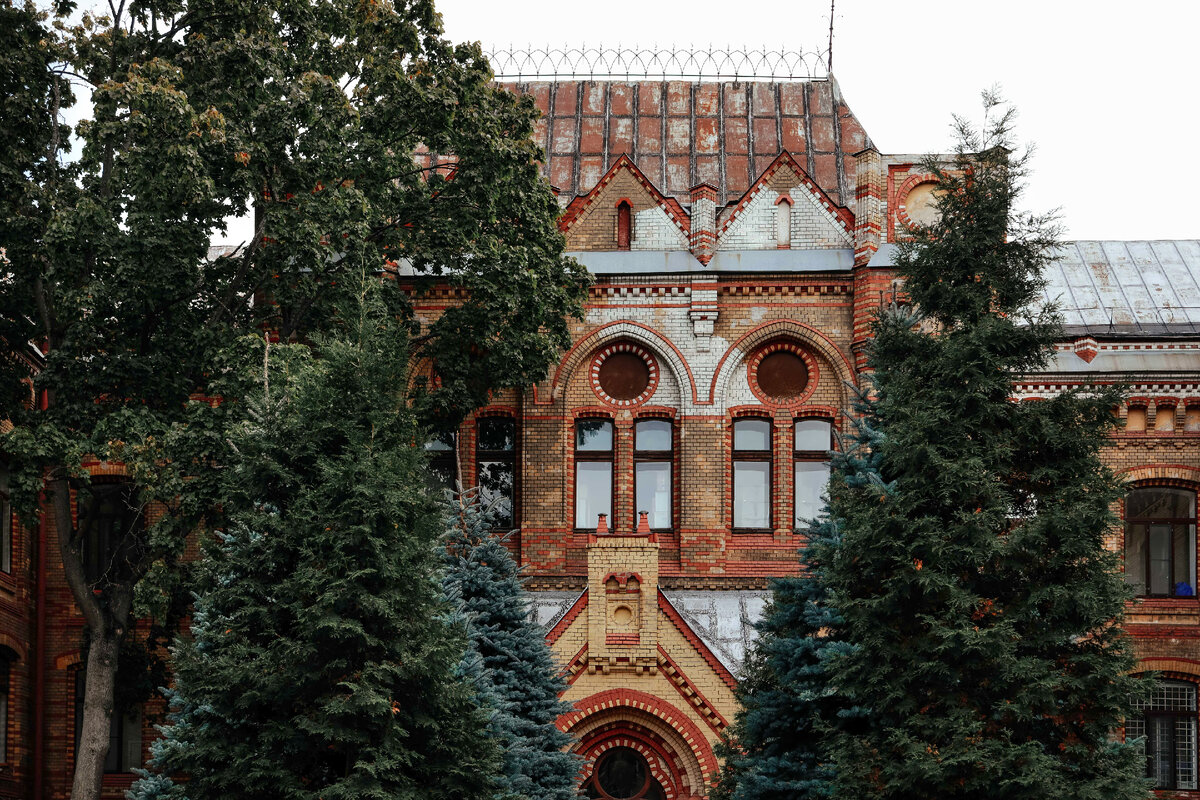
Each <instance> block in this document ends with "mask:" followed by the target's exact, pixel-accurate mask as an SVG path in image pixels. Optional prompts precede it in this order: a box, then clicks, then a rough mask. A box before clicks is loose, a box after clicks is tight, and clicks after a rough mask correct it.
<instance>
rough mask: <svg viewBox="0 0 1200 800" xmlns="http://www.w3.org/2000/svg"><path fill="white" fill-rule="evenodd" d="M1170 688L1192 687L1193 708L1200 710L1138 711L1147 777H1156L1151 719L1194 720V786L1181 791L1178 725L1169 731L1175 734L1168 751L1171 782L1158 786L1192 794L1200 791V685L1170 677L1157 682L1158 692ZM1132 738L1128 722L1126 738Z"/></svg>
mask: <svg viewBox="0 0 1200 800" xmlns="http://www.w3.org/2000/svg"><path fill="white" fill-rule="evenodd" d="M1167 685H1177V686H1178V685H1184V686H1189V687H1190V688H1191V689H1192V692H1193V694H1192V700H1193V705H1196V707H1195V708H1192V709H1190V710H1173V709H1147V708H1140V709H1134V714H1133V716H1134V717H1136V718H1140V720H1141V727H1142V733H1141V736H1142V737H1145V742H1144V743H1143V745H1142V748H1143V757H1144V761H1145V772H1144V774H1145V776H1146V777H1147V778H1150V779H1153V778H1154V777H1155V775H1154V770H1153V768H1152V759H1153V758H1154V755H1153V754H1154V750H1153V748H1151V747H1150V746H1149V745H1150V737H1151V735H1152V731H1153V730H1154V727H1153V726H1152V725H1151V724H1150V720H1151V719H1170V720H1180V719H1185V720H1191V721H1192V748H1191V771H1192V776H1193V780H1192V783H1193V786H1191V787H1183V788H1180V786H1179V746H1178V744H1177V739H1176V736H1177V730H1176V726H1175V725H1170V726H1169V729H1170V731H1171V742H1170V747H1169V748H1168V752H1169V753H1170V754H1171V770H1170V781H1169V783H1168V784H1166V785H1158V784H1155V786H1154V789H1155V790H1165V791H1188V792H1190V791H1196V789H1197V788H1200V705H1197V703H1200V686H1197V684H1196V683H1195V681H1193V680H1180V679H1178V678H1170V677H1168V678H1162V679H1160V680H1159V681H1157V682H1156V689H1157V688H1159V687H1163V686H1167ZM1128 738H1129V736H1128V723H1127V724H1126V739H1127V740H1128Z"/></svg>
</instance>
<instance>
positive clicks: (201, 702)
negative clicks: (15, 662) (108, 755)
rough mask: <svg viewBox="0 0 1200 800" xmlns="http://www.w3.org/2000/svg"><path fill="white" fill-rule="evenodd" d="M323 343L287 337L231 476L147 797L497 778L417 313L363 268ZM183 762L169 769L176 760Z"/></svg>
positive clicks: (139, 788)
mask: <svg viewBox="0 0 1200 800" xmlns="http://www.w3.org/2000/svg"><path fill="white" fill-rule="evenodd" d="M364 282H365V286H366V288H365V289H364V291H363V296H362V298H361V307H355V305H354V304H350V305H347V306H344V307H343V313H342V314H341V315H340V319H341V321H342V325H341V329H340V330H339V331H337V332H336V333H335V334H330V335H327V336H321V337H318V338H317V339H316V340H315V341H314V342H313V345H312V347H311V348H310V347H308V346H303V345H292V346H282V347H276V348H273V349H272V351H271V356H270V363H269V366H270V380H269V381H264V384H263V386H262V391H261V394H260V395H259V396H257V397H251V398H248V400H247V402H251V403H252V411H253V415H252V416H253V419H252V421H251V422H249V423H247V424H245V425H244V426H243V427H242V429H241V430H239V431H238V432H237V433H236V435H235V436H234V442H233V444H234V446H235V447H236V449H237V451H238V452H239V454H240V456H241V458H240V460H239V461H238V462H237V463H236V465H235V466H233V467H231V468H230V470H229V471H228V475H227V476H226V482H227V495H228V497H229V498H230V503H231V504H232V505H233V506H234V507H235V509H236V510H235V511H234V512H233V514H232V517H233V520H232V524H231V526H230V527H229V529H228V530H227V531H225V532H224V534H223V535H222V536H221V537H220V543H219V545H218V546H216V547H214V548H212V549H211V552H210V553H209V555H208V558H207V559H205V561H204V564H203V576H202V589H201V590H200V593H199V594H198V596H197V598H196V603H195V614H194V617H193V622H192V628H191V638H185V639H183V640H181V641H180V642H179V643H178V644H177V646H176V647H175V648H174V652H173V666H174V669H175V685H174V688H173V690H172V694H171V698H170V699H171V706H172V710H173V713H172V720H171V721H172V723H173V724H171V725H168V726H165V728H164V731H163V733H164V736H163V738H162V739H161V740H159V741H158V742H156V743H155V745H154V748H153V751H152V753H153V768H154V770H155V774H153V775H149V776H147V777H146V778H144V779H143V780H142V781H141V782H140V783H139V784H137V785H135V787H134V790H133V796H134V797H136V798H144V799H145V800H149V799H150V798H167V797H170V798H185V797H186V798H190V799H191V800H207V799H209V798H212V799H213V800H215V799H216V798H222V800H228V799H229V798H262V797H275V798H289V799H293V798H294V799H295V800H310V799H311V800H316V799H317V798H323V800H350V798H355V799H356V800H357V799H358V798H389V799H395V800H400V799H402V798H412V799H413V800H415V798H422V800H427V799H428V798H442V799H443V800H484V798H488V800H490V798H492V797H493V796H494V794H493V775H494V774H495V773H496V770H497V768H498V754H497V751H496V747H495V745H494V744H492V742H491V740H490V739H489V737H488V736H487V732H486V716H485V714H484V713H483V712H482V711H481V710H480V708H479V707H478V705H477V703H476V697H475V691H474V688H473V687H472V686H471V685H470V683H469V682H468V681H466V680H464V679H463V678H462V677H461V676H460V675H459V674H458V666H459V662H460V660H461V658H462V654H463V651H464V648H465V646H466V637H465V630H464V629H463V628H462V626H461V625H458V624H455V622H454V620H453V615H454V609H453V608H452V606H451V605H450V604H449V603H447V602H446V600H445V598H444V595H443V594H442V590H441V585H440V573H441V568H442V555H441V552H440V549H439V544H440V542H439V540H440V534H441V525H440V520H441V510H440V507H439V506H438V504H437V503H436V502H435V500H434V499H433V498H432V497H430V496H429V495H428V493H427V491H426V490H425V489H424V488H423V486H424V481H423V454H422V452H421V450H420V448H418V447H415V446H413V442H414V441H420V435H419V434H420V431H419V429H418V427H417V426H416V424H415V423H414V420H413V413H412V411H411V408H410V406H409V403H408V401H407V399H406V397H405V396H404V389H405V386H406V382H405V380H404V379H405V376H406V375H407V374H408V351H407V348H406V347H405V346H404V342H405V336H404V330H403V327H402V324H401V323H400V322H398V321H397V320H396V318H395V317H394V315H393V314H392V313H391V312H390V310H386V309H385V308H384V307H383V304H382V303H381V301H380V296H379V294H380V287H379V286H378V283H377V281H375V280H365V281H364ZM176 774H179V775H182V776H183V777H184V778H186V780H185V781H181V782H178V783H172V780H171V778H172V776H173V775H176Z"/></svg>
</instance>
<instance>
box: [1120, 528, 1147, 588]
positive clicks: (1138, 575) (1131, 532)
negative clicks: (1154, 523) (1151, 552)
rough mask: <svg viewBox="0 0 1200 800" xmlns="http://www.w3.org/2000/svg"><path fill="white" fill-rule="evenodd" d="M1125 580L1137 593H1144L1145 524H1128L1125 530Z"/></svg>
mask: <svg viewBox="0 0 1200 800" xmlns="http://www.w3.org/2000/svg"><path fill="white" fill-rule="evenodd" d="M1125 582H1126V583H1128V584H1129V585H1130V586H1132V587H1133V591H1134V592H1136V593H1137V594H1145V593H1146V526H1145V525H1130V526H1128V527H1127V528H1126V531H1125Z"/></svg>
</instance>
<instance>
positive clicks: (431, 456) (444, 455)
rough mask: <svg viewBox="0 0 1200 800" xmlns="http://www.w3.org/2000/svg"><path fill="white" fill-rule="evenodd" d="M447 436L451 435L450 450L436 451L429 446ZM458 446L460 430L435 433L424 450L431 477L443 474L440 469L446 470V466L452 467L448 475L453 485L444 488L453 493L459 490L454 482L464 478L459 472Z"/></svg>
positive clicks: (426, 443)
mask: <svg viewBox="0 0 1200 800" xmlns="http://www.w3.org/2000/svg"><path fill="white" fill-rule="evenodd" d="M447 434H449V436H450V447H449V449H446V450H441V449H436V448H432V447H430V446H429V445H430V444H432V443H433V442H435V441H438V440H439V439H441V437H443V436H445V435H447ZM458 446H459V436H458V430H457V429H454V430H450V431H441V432H438V433H434V434H433V435H432V436H430V437H429V439H428V440H427V441H426V442H425V445H424V448H423V449H424V451H425V458H426V459H427V464H428V468H429V471H430V474H431V476H433V477H438V476H440V474H441V473H440V472H439V471H438V470H439V468H445V467H446V466H449V467H450V470H449V472H448V474H449V475H450V476H451V483H450V485H449V486H444V487H443V488H444V489H450V490H452V491H457V488H456V487H455V486H454V485H453V483H454V481H455V480H461V479H462V476H461V475H460V474H459V471H458ZM430 488H432V487H430ZM439 499H440V497H439Z"/></svg>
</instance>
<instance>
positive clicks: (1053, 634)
mask: <svg viewBox="0 0 1200 800" xmlns="http://www.w3.org/2000/svg"><path fill="white" fill-rule="evenodd" d="M985 98H986V105H987V108H988V110H989V112H991V111H993V110H994V109H995V108H996V107H997V104H998V102H999V101H998V100H997V98H995V97H994V96H992V95H985ZM1011 123H1012V111H1011V110H1007V111H1005V112H1003V113H1001V114H999V115H998V116H996V117H994V118H992V117H991V115H990V114H989V121H988V122H987V123H986V124H985V126H984V128H983V130H982V132H977V131H976V130H974V129H973V128H972V127H971V126H970V125H969V124H967V123H965V122H963V121H962V120H959V121H958V126H957V127H958V132H959V142H958V147H957V150H956V153H955V156H954V158H953V163H952V164H951V165H946V164H941V163H937V162H936V161H930V162H929V163H927V164H926V165H925V167H926V168H927V169H928V170H929V171H931V172H933V173H934V174H935V175H936V176H937V178H938V181H939V189H938V191H937V195H936V197H937V209H938V212H939V217H938V219H937V221H935V222H933V223H931V224H930V225H928V226H926V227H920V228H917V229H915V230H913V231H912V232H911V233H912V238H911V239H910V240H909V241H907V242H905V243H904V244H903V245H902V246H901V249H900V256H899V259H898V269H899V271H900V273H901V274H902V275H903V276H904V278H905V279H906V283H905V291H906V292H907V294H908V295H909V297H911V299H912V301H913V304H914V307H915V313H910V312H909V311H907V310H904V309H901V310H898V311H894V312H892V313H887V314H884V315H882V316H881V318H880V319H879V320H878V322H877V323H876V325H875V328H874V341H873V345H872V349H871V354H870V361H869V364H870V367H871V369H872V370H873V372H874V375H873V377H874V396H873V398H872V399H871V402H870V403H869V407H868V408H867V414H866V422H867V424H868V425H869V426H870V427H871V428H872V429H874V430H877V431H878V432H879V434H880V438H879V440H878V441H877V442H875V443H874V444H873V445H872V448H873V449H874V450H876V451H877V453H878V458H879V472H880V475H881V479H880V480H874V481H870V482H866V483H864V484H862V485H861V486H858V487H849V486H847V487H844V488H839V487H837V485H836V481H835V486H834V490H833V500H832V511H833V516H834V518H835V519H836V520H838V522H839V525H840V528H841V531H842V535H843V538H842V542H841V545H840V547H839V548H838V553H837V555H836V557H834V558H833V559H830V560H827V561H826V562H825V569H824V575H825V577H826V580H827V581H828V586H829V591H830V593H831V595H832V596H833V598H834V603H835V605H836V607H837V608H838V610H839V612H840V613H841V615H842V623H841V625H840V626H839V633H840V635H841V636H842V637H843V638H844V639H845V640H846V641H847V642H848V643H849V644H850V645H852V647H851V648H848V649H847V650H846V651H845V652H844V653H843V654H842V655H840V656H839V658H838V659H837V660H836V668H835V669H834V670H833V674H832V685H833V686H835V687H836V688H837V690H838V691H839V692H842V693H845V694H846V695H847V696H848V697H851V698H853V699H854V701H855V702H856V703H857V704H859V705H860V706H861V707H862V708H863V709H864V710H865V712H866V713H867V714H868V715H869V718H868V721H869V724H868V725H867V726H865V729H863V730H859V731H852V732H848V731H840V732H838V733H837V735H836V737H835V742H834V754H835V757H836V764H837V768H838V776H837V787H838V788H837V793H838V796H839V797H855V798H860V797H861V798H917V797H920V798H928V797H938V798H957V797H961V798H968V797H969V798H972V799H973V800H980V799H982V798H1029V797H1059V798H1077V799H1079V800H1083V798H1088V799H1089V800H1090V799H1098V798H1141V797H1145V796H1146V795H1147V789H1146V784H1145V783H1144V781H1143V780H1142V778H1141V773H1142V768H1143V766H1142V764H1141V762H1140V760H1139V758H1138V755H1137V753H1136V749H1135V747H1134V746H1133V745H1130V744H1125V743H1121V742H1118V741H1116V740H1114V738H1113V733H1114V731H1115V730H1116V729H1118V728H1119V726H1120V725H1121V723H1122V718H1123V716H1124V715H1125V713H1126V710H1127V709H1128V707H1129V702H1130V697H1131V695H1133V694H1134V693H1135V692H1137V690H1138V687H1139V681H1138V680H1137V679H1135V678H1132V677H1130V672H1131V670H1132V669H1133V667H1134V662H1133V658H1132V655H1131V652H1130V647H1129V644H1128V640H1127V638H1126V636H1125V635H1124V634H1123V633H1122V632H1121V630H1120V628H1119V627H1118V626H1119V623H1120V621H1121V619H1122V616H1123V611H1124V602H1125V599H1126V595H1127V593H1126V589H1125V587H1124V586H1123V585H1122V582H1121V581H1120V577H1119V575H1118V574H1117V569H1116V567H1117V564H1116V561H1115V558H1116V556H1115V554H1113V553H1110V552H1108V551H1106V550H1105V548H1104V545H1103V537H1104V535H1105V533H1106V532H1107V531H1109V530H1110V529H1111V526H1112V525H1113V524H1114V517H1113V514H1112V508H1113V503H1114V502H1115V501H1116V500H1117V499H1118V497H1119V492H1120V487H1119V485H1118V482H1117V481H1116V480H1115V479H1114V477H1113V475H1112V474H1111V473H1110V472H1109V471H1108V470H1107V469H1105V468H1104V467H1103V466H1102V464H1101V462H1100V460H1099V458H1098V452H1099V449H1100V447H1101V445H1102V443H1103V442H1104V441H1105V438H1106V435H1107V433H1108V431H1109V430H1110V429H1111V427H1112V425H1113V417H1112V415H1111V412H1110V409H1111V408H1112V406H1113V405H1114V404H1115V402H1116V395H1115V394H1114V393H1113V392H1112V391H1107V390H1103V389H1089V390H1082V391H1074V392H1067V393H1064V394H1061V395H1059V396H1057V397H1055V398H1052V399H1048V400H1046V401H1044V402H1037V403H1031V402H1026V403H1017V402H1013V400H1012V399H1011V395H1012V383H1013V380H1014V379H1015V378H1016V377H1018V376H1020V375H1022V374H1025V373H1028V372H1030V371H1034V370H1036V369H1038V368H1041V367H1044V366H1045V364H1046V360H1047V358H1048V356H1049V354H1050V352H1051V348H1052V345H1053V343H1054V340H1055V337H1056V335H1058V332H1059V328H1058V325H1057V321H1056V317H1055V315H1054V313H1053V311H1052V309H1042V310H1040V311H1039V310H1035V311H1032V312H1031V311H1029V310H1028V309H1030V308H1036V305H1037V304H1038V302H1039V289H1040V287H1041V286H1042V279H1041V273H1042V270H1043V268H1044V267H1045V266H1047V264H1049V263H1050V262H1051V260H1052V259H1053V258H1054V252H1055V251H1054V248H1055V245H1056V243H1057V229H1056V227H1055V226H1054V224H1053V217H1052V216H1034V215H1029V214H1022V213H1018V212H1017V211H1016V210H1015V206H1014V204H1015V201H1016V200H1017V198H1018V197H1019V196H1020V192H1021V189H1022V185H1023V180H1024V178H1025V176H1026V172H1027V169H1026V165H1027V161H1026V159H1027V154H1025V155H1016V154H1014V152H1013V150H1012V149H1011V147H1012V145H1011Z"/></svg>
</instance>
